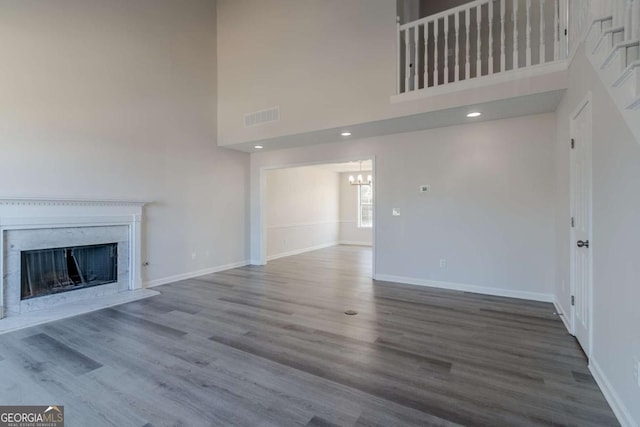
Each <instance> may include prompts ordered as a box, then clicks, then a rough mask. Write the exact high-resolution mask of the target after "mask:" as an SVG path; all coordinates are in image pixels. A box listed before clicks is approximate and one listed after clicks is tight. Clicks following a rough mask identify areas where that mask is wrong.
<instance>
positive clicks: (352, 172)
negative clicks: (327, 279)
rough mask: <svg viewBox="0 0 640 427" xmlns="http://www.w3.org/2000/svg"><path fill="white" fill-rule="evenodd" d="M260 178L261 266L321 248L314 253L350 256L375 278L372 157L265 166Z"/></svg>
mask: <svg viewBox="0 0 640 427" xmlns="http://www.w3.org/2000/svg"><path fill="white" fill-rule="evenodd" d="M261 181H262V185H261V192H262V197H261V199H262V203H261V204H262V213H263V218H262V221H261V222H262V233H261V234H262V236H263V238H262V241H263V244H262V248H263V250H262V252H263V264H266V263H268V262H270V261H275V260H278V259H280V258H284V257H291V256H300V257H299V258H298V259H297V260H300V261H304V259H305V257H302V256H301V255H302V254H307V253H311V252H315V251H323V252H317V253H315V255H317V256H320V258H322V256H323V254H324V256H325V257H326V258H325V259H326V260H327V261H330V260H331V257H341V258H348V259H349V260H351V261H352V262H353V263H354V264H357V265H359V266H361V270H360V271H361V273H362V274H365V275H366V276H369V277H373V271H374V265H373V263H374V259H375V257H374V252H375V197H374V194H375V187H376V180H375V168H374V161H373V159H372V158H358V159H354V160H347V161H336V162H331V163H314V164H305V165H292V166H285V167H278V168H269V169H263V170H262V171H261ZM307 258H309V260H310V259H311V258H310V255H308V256H307Z"/></svg>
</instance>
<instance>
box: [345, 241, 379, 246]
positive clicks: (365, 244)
mask: <svg viewBox="0 0 640 427" xmlns="http://www.w3.org/2000/svg"><path fill="white" fill-rule="evenodd" d="M338 244H339V245H347V246H373V243H371V242H361V241H358V240H340V241H339V242H338Z"/></svg>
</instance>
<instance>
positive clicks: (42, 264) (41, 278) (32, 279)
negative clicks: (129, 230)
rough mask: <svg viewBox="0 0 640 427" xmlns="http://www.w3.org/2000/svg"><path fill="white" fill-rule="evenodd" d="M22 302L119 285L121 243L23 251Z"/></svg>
mask: <svg viewBox="0 0 640 427" xmlns="http://www.w3.org/2000/svg"><path fill="white" fill-rule="evenodd" d="M20 258H21V262H20V264H21V274H20V277H21V292H20V298H21V299H22V300H25V299H29V298H35V297H40V296H44V295H50V294H57V293H60V292H68V291H73V290H77V289H82V288H88V287H91V286H99V285H106V284H108V283H114V282H117V281H118V243H117V242H116V243H108V244H102V245H86V246H74V247H66V248H51V249H39V250H30V251H21V257H20Z"/></svg>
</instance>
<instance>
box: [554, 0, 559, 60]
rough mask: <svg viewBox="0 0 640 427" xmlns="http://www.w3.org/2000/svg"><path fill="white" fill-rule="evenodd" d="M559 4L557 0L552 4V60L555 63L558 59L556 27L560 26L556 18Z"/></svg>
mask: <svg viewBox="0 0 640 427" xmlns="http://www.w3.org/2000/svg"><path fill="white" fill-rule="evenodd" d="M559 6H560V3H559V2H558V0H554V2H553V59H555V60H556V61H557V60H558V59H560V38H559V37H558V26H559V25H560V21H559V17H558V7H559Z"/></svg>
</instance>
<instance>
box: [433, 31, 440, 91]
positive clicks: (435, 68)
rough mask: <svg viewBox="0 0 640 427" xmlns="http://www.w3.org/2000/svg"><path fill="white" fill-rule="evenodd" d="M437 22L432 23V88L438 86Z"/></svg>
mask: <svg viewBox="0 0 640 427" xmlns="http://www.w3.org/2000/svg"><path fill="white" fill-rule="evenodd" d="M438 21H440V20H439V19H436V20H435V21H433V40H434V41H435V43H434V49H433V85H434V86H438V36H439V34H438Z"/></svg>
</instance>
